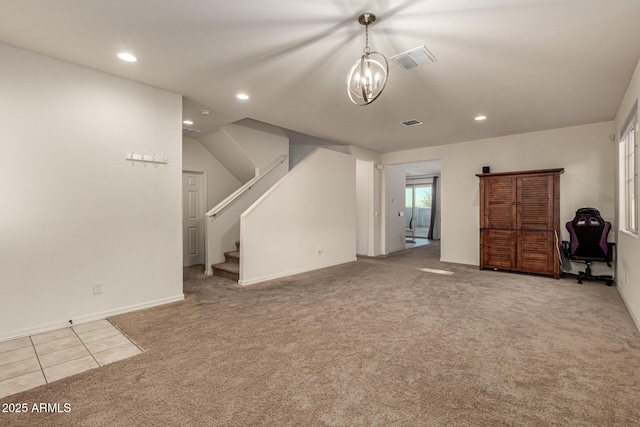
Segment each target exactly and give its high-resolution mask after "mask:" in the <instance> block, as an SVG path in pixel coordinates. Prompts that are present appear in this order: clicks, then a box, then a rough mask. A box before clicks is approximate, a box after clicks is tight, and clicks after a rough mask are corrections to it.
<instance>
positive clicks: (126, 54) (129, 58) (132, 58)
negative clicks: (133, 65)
mask: <svg viewBox="0 0 640 427" xmlns="http://www.w3.org/2000/svg"><path fill="white" fill-rule="evenodd" d="M118 58H120V59H122V60H123V61H126V62H136V61H137V60H138V58H136V57H135V56H133V55H132V54H130V53H129V52H120V53H119V54H118Z"/></svg>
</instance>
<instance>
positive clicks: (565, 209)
mask: <svg viewBox="0 0 640 427" xmlns="http://www.w3.org/2000/svg"><path fill="white" fill-rule="evenodd" d="M613 129H614V127H613V122H602V123H594V124H589V125H583V126H574V127H567V128H561V129H552V130H546V131H541V132H531V133H525V134H519V135H511V136H505V137H500V138H490V139H484V140H478V141H470V142H465V143H460V144H450V145H441V146H438V147H429V148H423V149H417V150H408V151H399V152H394V153H387V154H384V155H383V160H384V162H385V163H387V164H398V163H408V162H415V161H419V160H431V159H441V162H442V173H441V181H440V183H441V186H440V190H441V207H442V210H441V213H442V218H441V236H442V237H441V238H442V241H441V259H442V260H443V261H449V262H458V263H463V264H475V265H477V264H478V263H479V256H478V238H479V232H478V226H479V194H478V193H479V184H478V178H477V177H476V176H475V174H477V173H480V172H481V171H482V166H485V165H488V166H491V171H492V172H506V171H519V170H533V169H548V168H557V167H563V168H564V169H565V173H564V174H563V175H561V177H560V219H561V224H563V225H562V229H563V237H564V238H565V239H568V234H567V233H566V230H565V229H564V223H565V222H566V221H569V220H571V219H572V218H573V216H574V214H575V211H576V210H577V209H578V208H580V207H583V206H594V207H597V208H598V209H600V212H601V213H602V216H603V217H604V218H606V219H607V220H609V221H612V223H614V224H615V218H614V204H615V203H614V167H613V165H614V154H615V144H614V143H613V142H611V141H610V139H609V137H610V135H611V134H612V133H613V131H614V130H613Z"/></svg>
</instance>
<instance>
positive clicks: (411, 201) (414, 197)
mask: <svg viewBox="0 0 640 427" xmlns="http://www.w3.org/2000/svg"><path fill="white" fill-rule="evenodd" d="M431 195H432V185H431V184H407V186H406V187H405V215H404V216H405V220H406V224H405V228H406V237H407V238H411V239H415V238H420V239H426V238H427V237H428V236H429V227H430V225H431V206H432V200H431Z"/></svg>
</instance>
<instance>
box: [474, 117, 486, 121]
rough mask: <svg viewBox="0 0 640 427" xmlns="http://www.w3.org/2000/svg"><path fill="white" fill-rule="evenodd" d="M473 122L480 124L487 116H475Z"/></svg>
mask: <svg viewBox="0 0 640 427" xmlns="http://www.w3.org/2000/svg"><path fill="white" fill-rule="evenodd" d="M475 120H476V122H481V121H483V120H487V116H476V118H475Z"/></svg>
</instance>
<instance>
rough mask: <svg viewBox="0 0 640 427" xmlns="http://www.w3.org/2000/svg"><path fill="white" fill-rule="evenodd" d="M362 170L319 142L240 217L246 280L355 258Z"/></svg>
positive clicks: (242, 273)
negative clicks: (358, 184) (358, 176)
mask: <svg viewBox="0 0 640 427" xmlns="http://www.w3.org/2000/svg"><path fill="white" fill-rule="evenodd" d="M355 191H356V171H355V159H354V158H353V157H351V156H350V155H346V154H342V153H338V152H334V151H330V150H326V149H322V148H318V149H317V150H316V151H315V152H314V153H312V154H311V155H310V156H308V157H306V158H305V159H304V160H303V161H302V162H300V163H299V164H298V165H297V166H296V167H295V168H294V169H293V170H291V171H290V172H289V173H288V174H287V175H286V176H285V177H284V178H282V179H281V180H280V181H279V182H278V183H277V184H276V185H274V186H273V187H272V188H271V189H270V190H269V191H268V192H267V193H265V194H264V195H263V197H261V198H260V199H259V200H258V201H257V202H256V203H255V204H254V205H253V206H252V207H251V208H249V209H248V210H247V211H246V212H245V213H244V214H242V217H241V220H240V234H241V236H242V245H241V246H240V282H239V283H240V284H243V285H248V284H253V283H257V282H261V281H264V280H269V279H273V278H277V277H283V276H287V275H291V274H296V273H301V272H304V271H309V270H315V269H318V268H323V267H328V266H331V265H336V264H341V263H345V262H349V261H354V260H355V259H356V258H355V250H356V231H355V230H356V224H355V221H356V202H355V200H356V194H355Z"/></svg>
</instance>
